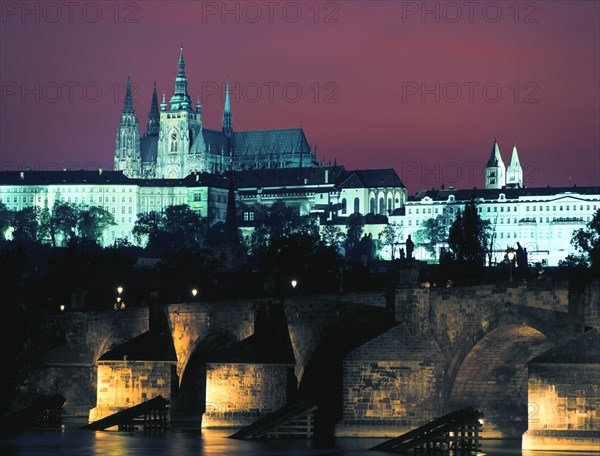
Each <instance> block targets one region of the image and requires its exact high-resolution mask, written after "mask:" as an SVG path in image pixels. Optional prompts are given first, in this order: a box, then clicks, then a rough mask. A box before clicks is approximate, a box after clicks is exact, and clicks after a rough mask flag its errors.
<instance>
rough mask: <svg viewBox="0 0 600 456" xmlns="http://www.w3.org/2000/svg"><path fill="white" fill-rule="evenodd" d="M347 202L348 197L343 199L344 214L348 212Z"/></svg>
mask: <svg viewBox="0 0 600 456" xmlns="http://www.w3.org/2000/svg"><path fill="white" fill-rule="evenodd" d="M347 204H348V203H347V202H346V198H344V199H342V214H345V213H346V206H347Z"/></svg>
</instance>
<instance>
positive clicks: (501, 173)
mask: <svg viewBox="0 0 600 456" xmlns="http://www.w3.org/2000/svg"><path fill="white" fill-rule="evenodd" d="M505 176H506V167H505V166H504V162H503V161H502V156H501V155H500V148H499V147H498V142H497V141H496V138H494V145H493V146H492V153H491V155H490V158H489V160H488V162H487V166H486V168H485V188H502V187H504V186H505V185H506V177H505Z"/></svg>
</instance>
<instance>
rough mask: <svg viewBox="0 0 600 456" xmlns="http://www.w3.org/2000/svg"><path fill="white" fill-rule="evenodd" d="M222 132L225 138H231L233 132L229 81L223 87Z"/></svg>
mask: <svg viewBox="0 0 600 456" xmlns="http://www.w3.org/2000/svg"><path fill="white" fill-rule="evenodd" d="M222 129H223V133H225V136H227V138H228V139H229V138H231V135H232V133H233V116H232V115H231V100H230V98H229V82H228V83H227V87H226V88H225V106H224V108H223V121H222Z"/></svg>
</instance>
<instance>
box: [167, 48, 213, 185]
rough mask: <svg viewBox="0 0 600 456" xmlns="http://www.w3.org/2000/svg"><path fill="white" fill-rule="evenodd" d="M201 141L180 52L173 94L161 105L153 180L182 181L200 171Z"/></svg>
mask: <svg viewBox="0 0 600 456" xmlns="http://www.w3.org/2000/svg"><path fill="white" fill-rule="evenodd" d="M204 149H205V148H204V141H203V139H202V120H201V113H200V104H199V103H198V104H197V105H196V110H194V108H193V107H192V99H191V98H190V96H189V95H188V92H187V77H186V76H185V61H184V59H183V48H181V49H180V52H179V64H178V70H177V78H176V79H175V92H174V93H173V96H172V97H171V103H170V106H169V108H168V109H167V105H166V103H165V101H164V96H163V103H162V104H161V112H160V122H159V134H158V154H157V160H156V177H157V178H159V179H175V178H178V179H182V178H184V177H186V176H187V175H188V174H190V173H191V172H194V171H203V170H204V152H205V150H204Z"/></svg>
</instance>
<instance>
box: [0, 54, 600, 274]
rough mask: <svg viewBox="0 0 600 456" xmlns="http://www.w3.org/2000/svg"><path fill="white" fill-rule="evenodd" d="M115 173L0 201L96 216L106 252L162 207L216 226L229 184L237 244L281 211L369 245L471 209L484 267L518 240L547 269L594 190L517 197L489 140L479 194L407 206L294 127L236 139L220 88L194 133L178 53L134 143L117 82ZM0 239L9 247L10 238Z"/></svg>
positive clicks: (515, 169)
mask: <svg viewBox="0 0 600 456" xmlns="http://www.w3.org/2000/svg"><path fill="white" fill-rule="evenodd" d="M114 169H115V170H114V171H103V170H98V171H69V170H64V171H31V170H23V171H4V172H2V173H0V177H1V179H0V201H1V202H2V203H4V204H6V206H7V208H8V209H10V210H13V211H18V210H21V209H23V208H26V207H29V206H37V207H39V208H40V209H43V208H49V209H51V208H52V207H53V205H54V202H55V201H57V200H61V201H65V202H69V203H74V204H81V205H87V206H98V207H101V208H103V209H105V210H106V211H108V212H110V213H111V214H112V215H113V217H114V221H115V223H116V225H114V226H112V227H110V228H109V229H108V230H106V232H105V233H104V237H103V240H102V244H103V245H105V246H106V245H112V244H114V243H115V241H117V240H118V239H123V238H127V239H128V240H130V241H134V239H133V236H132V234H131V232H132V229H133V227H134V224H135V221H136V219H137V216H138V215H140V214H143V213H147V212H150V211H158V212H160V211H162V210H164V209H165V208H166V207H168V206H172V205H178V204H187V205H189V206H190V207H191V208H192V209H193V210H194V211H196V212H198V213H199V214H200V215H201V216H202V217H204V218H207V219H208V221H209V222H210V223H211V224H214V223H217V222H224V221H225V215H226V207H227V198H228V188H229V186H230V184H229V179H230V176H233V178H234V180H235V186H236V190H237V192H236V205H237V214H238V219H239V224H240V226H241V228H242V229H243V231H244V234H246V235H247V234H249V233H250V232H251V230H252V229H253V227H254V226H256V225H257V224H259V223H260V214H261V213H264V212H265V211H264V207H270V206H272V205H273V204H274V203H276V202H278V201H283V202H284V203H286V205H288V206H289V207H292V208H294V209H295V210H297V212H298V213H299V214H300V215H309V214H312V215H315V216H317V217H318V218H319V221H320V223H321V224H322V225H323V224H335V225H339V226H340V228H342V230H345V225H346V219H347V217H348V216H349V215H351V214H353V213H361V214H363V215H366V216H367V217H366V221H367V223H366V225H365V234H368V235H371V236H372V238H373V239H379V240H381V239H382V231H383V229H384V228H385V227H386V226H387V224H388V223H394V224H395V225H397V226H398V228H399V231H398V237H399V240H398V242H404V240H405V239H406V238H407V237H408V235H411V236H412V238H413V239H417V240H418V237H419V231H420V230H421V228H422V227H423V223H424V222H426V221H427V220H429V219H431V218H438V217H440V218H441V219H442V220H443V221H444V223H445V224H446V226H447V227H449V226H450V224H451V223H452V221H453V220H454V217H455V216H456V213H457V211H458V210H460V209H462V208H463V207H464V205H465V204H466V203H467V202H469V201H470V200H471V199H475V200H476V202H477V203H478V206H479V211H480V214H481V217H482V218H483V219H485V220H489V222H490V226H491V230H492V235H493V239H494V240H493V250H494V252H493V255H492V257H493V259H492V260H491V261H492V263H493V262H494V261H496V260H497V261H501V259H502V258H503V255H504V253H505V251H506V248H507V247H508V246H514V245H515V244H516V242H520V243H521V244H523V245H524V246H525V247H526V248H527V250H528V253H529V258H530V260H531V261H532V262H540V263H542V264H544V265H551V266H552V265H557V264H558V262H559V261H560V260H561V259H564V258H565V257H566V256H567V255H568V254H569V253H573V252H574V249H573V246H572V245H571V243H570V240H571V237H572V234H573V232H574V231H576V230H578V229H580V228H584V227H585V225H586V223H587V222H589V221H590V220H591V218H592V217H593V215H594V213H595V211H597V210H598V207H600V188H599V187H577V186H573V187H561V188H550V187H544V188H528V187H525V185H524V179H523V168H522V166H521V162H520V159H519V154H518V152H517V146H516V145H514V147H513V150H512V155H511V158H510V162H509V166H508V167H506V166H505V164H504V161H503V159H502V156H501V153H500V147H499V144H498V142H497V141H496V139H494V142H493V145H492V151H491V154H490V156H489V159H488V161H487V165H486V169H485V176H484V178H485V188H484V189H477V188H474V189H468V190H467V189H463V190H458V189H454V188H452V187H449V188H447V189H445V188H442V189H440V190H434V189H432V190H428V191H425V190H423V191H421V192H417V193H414V194H413V196H411V197H409V196H408V190H407V189H406V187H405V186H404V184H403V183H402V181H401V179H400V177H399V176H398V174H397V173H396V171H394V170H393V169H378V170H346V169H345V168H344V167H343V166H338V165H335V166H323V163H319V161H318V160H317V156H316V151H315V149H314V148H311V146H310V145H309V143H308V141H307V139H306V136H305V134H304V132H303V130H302V129H301V128H293V129H284V130H261V131H235V130H234V122H233V114H232V110H231V101H230V93H229V88H228V87H227V89H226V93H225V105H224V109H223V118H222V125H221V129H220V130H210V129H207V128H204V126H203V124H202V112H201V105H200V102H199V101H198V102H197V103H196V105H195V107H194V106H193V104H192V100H191V98H190V96H189V95H188V92H187V77H186V74H185V61H184V56H183V49H181V51H180V55H179V64H178V70H177V77H176V79H175V90H174V93H173V96H172V97H171V99H170V103H169V104H167V102H166V96H165V95H164V94H163V97H162V103H161V104H160V106H159V104H158V96H157V93H156V84H155V87H154V92H153V95H152V102H151V106H150V113H149V114H148V119H147V123H146V131H145V134H144V135H143V136H141V133H140V125H139V122H138V118H137V116H136V113H135V109H134V106H133V99H132V93H131V81H129V80H128V83H127V90H126V96H125V101H124V105H123V110H122V113H121V121H120V124H119V126H118V130H117V137H116V147H115V156H114ZM261 207H262V209H261ZM3 235H4V236H5V237H10V229H9V232H7V233H3ZM441 247H444V245H442V244H440V245H438V246H437V250H438V253H439V250H440V249H441ZM396 251H398V250H396ZM414 253H415V257H416V258H417V259H420V260H426V261H427V260H428V261H431V260H433V261H435V260H437V254H436V255H433V254H432V253H431V249H425V248H424V247H423V246H422V245H419V243H418V242H417V246H416V249H415V252H414ZM391 254H392V252H389V251H386V250H385V248H384V247H382V248H381V250H380V251H379V252H378V255H380V256H381V257H382V258H389V257H390V255H391Z"/></svg>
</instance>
